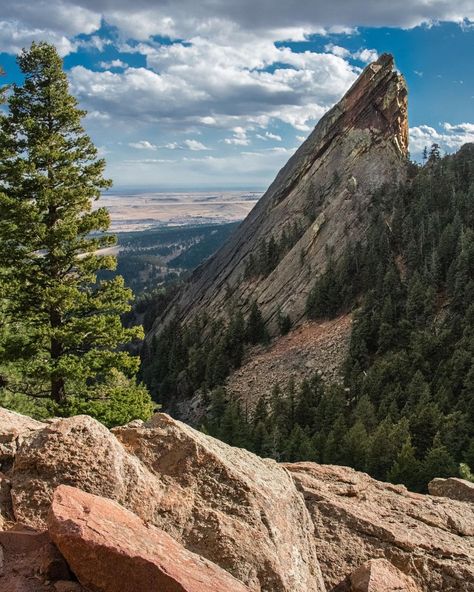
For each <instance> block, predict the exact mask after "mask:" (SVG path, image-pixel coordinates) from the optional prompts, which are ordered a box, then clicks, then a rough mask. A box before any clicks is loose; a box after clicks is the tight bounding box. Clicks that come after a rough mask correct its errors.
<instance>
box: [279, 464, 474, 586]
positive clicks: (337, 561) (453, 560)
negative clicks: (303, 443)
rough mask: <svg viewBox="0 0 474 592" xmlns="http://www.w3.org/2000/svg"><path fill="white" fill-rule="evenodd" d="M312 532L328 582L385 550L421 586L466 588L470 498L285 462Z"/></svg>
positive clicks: (471, 537) (472, 547) (473, 531)
mask: <svg viewBox="0 0 474 592" xmlns="http://www.w3.org/2000/svg"><path fill="white" fill-rule="evenodd" d="M285 466H286V468H287V469H288V470H289V471H290V472H291V474H292V475H293V478H294V480H295V482H296V484H297V486H298V488H299V490H300V491H301V492H302V493H303V495H304V497H305V501H306V505H307V507H308V509H309V510H310V513H311V516H312V518H313V522H314V525H315V532H316V544H317V550H318V557H319V560H320V564H321V569H322V572H323V577H324V579H325V582H326V585H327V588H328V590H332V589H334V590H338V588H334V587H335V586H336V585H337V584H338V582H340V581H341V580H342V577H343V576H344V574H349V573H351V572H353V571H354V570H355V569H357V568H358V567H359V566H360V565H361V564H362V563H364V562H366V561H368V560H370V559H374V558H385V559H387V560H388V561H390V563H392V564H393V565H395V566H396V567H397V568H398V569H399V570H400V571H402V572H403V573H405V574H406V575H408V576H410V577H411V578H412V579H413V580H414V581H415V582H416V584H417V585H418V586H419V588H420V589H421V590H423V591H424V592H461V591H462V592H472V591H474V506H473V505H472V504H469V503H463V502H459V501H454V500H450V499H447V498H441V497H439V498H438V497H431V496H428V495H421V494H416V493H411V492H409V491H407V489H406V488H405V487H403V486H401V485H391V484H390V483H382V482H380V481H376V480H375V479H372V478H371V477H369V476H368V475H366V474H365V473H360V472H357V471H355V470H354V469H350V468H348V467H339V466H332V465H317V464H315V463H296V464H286V465H285Z"/></svg>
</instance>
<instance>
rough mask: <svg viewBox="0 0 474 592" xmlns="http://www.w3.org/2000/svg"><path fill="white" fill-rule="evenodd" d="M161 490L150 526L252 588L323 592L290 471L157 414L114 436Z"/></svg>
mask: <svg viewBox="0 0 474 592" xmlns="http://www.w3.org/2000/svg"><path fill="white" fill-rule="evenodd" d="M113 432H114V434H115V435H116V436H117V438H118V439H119V440H120V441H121V442H122V443H123V445H124V446H125V448H126V449H127V450H128V451H129V452H130V453H131V454H133V455H134V456H136V457H138V458H139V459H140V460H141V461H142V462H143V464H144V465H145V466H146V467H147V468H148V470H149V471H150V472H152V473H154V474H156V475H157V476H159V477H160V480H161V481H162V482H163V483H164V484H166V492H165V494H164V495H163V497H162V500H161V510H160V514H159V515H158V516H157V517H156V519H155V524H157V525H158V526H160V527H161V528H163V529H164V530H166V531H167V532H169V533H170V534H171V535H172V536H173V537H174V538H176V539H177V540H179V541H181V542H182V543H183V544H184V545H185V546H186V548H187V549H190V550H191V551H193V552H194V553H198V554H200V555H202V556H203V557H206V558H207V559H209V560H211V561H214V562H216V563H218V564H219V565H220V566H221V567H223V568H224V569H226V570H227V571H229V572H230V573H232V574H233V575H234V576H235V577H236V578H238V579H239V580H241V581H243V582H245V583H246V584H248V586H249V587H250V588H251V589H252V590H262V591H268V592H270V591H272V592H278V591H288V592H290V591H291V592H307V591H308V590H312V591H314V592H317V591H319V590H324V585H323V583H322V578H321V573H320V569H319V564H318V560H317V556H316V553H315V544H314V535H313V526H312V524H311V520H310V518H309V515H308V513H307V510H306V508H305V506H304V503H303V499H302V497H301V495H300V494H299V493H298V492H297V490H296V488H295V486H294V483H293V481H292V479H291V477H290V475H289V474H288V472H287V471H286V470H284V469H282V468H281V467H280V466H278V465H277V463H275V462H274V461H271V460H268V459H260V458H258V457H256V456H255V455H253V454H251V453H249V452H247V451H245V450H242V449H239V448H232V447H230V446H228V445H226V444H224V443H223V442H220V441H219V440H216V439H214V438H210V437H208V436H205V435H203V434H201V433H200V432H197V431H196V430H194V429H192V428H190V427H189V426H187V425H185V424H183V423H181V422H179V421H175V420H173V419H171V418H170V417H169V416H167V415H165V414H156V415H155V416H154V417H153V418H152V419H151V420H150V421H149V422H147V423H145V424H144V425H143V426H142V427H127V426H124V427H122V428H116V429H114V430H113Z"/></svg>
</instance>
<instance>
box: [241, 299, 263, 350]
mask: <svg viewBox="0 0 474 592" xmlns="http://www.w3.org/2000/svg"><path fill="white" fill-rule="evenodd" d="M245 334H246V338H247V341H248V342H249V343H253V344H255V343H261V342H263V341H265V340H266V337H267V332H266V329H265V322H264V320H263V317H262V313H261V312H260V309H259V308H258V304H257V303H256V302H255V300H254V301H253V302H252V305H251V307H250V314H249V317H248V319H247V327H246V331H245Z"/></svg>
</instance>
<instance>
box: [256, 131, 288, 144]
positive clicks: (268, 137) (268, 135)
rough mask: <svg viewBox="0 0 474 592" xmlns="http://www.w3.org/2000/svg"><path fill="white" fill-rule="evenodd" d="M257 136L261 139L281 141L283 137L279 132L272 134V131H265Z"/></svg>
mask: <svg viewBox="0 0 474 592" xmlns="http://www.w3.org/2000/svg"><path fill="white" fill-rule="evenodd" d="M257 138H260V140H275V141H276V142H281V140H282V138H281V136H279V135H278V134H272V133H271V132H265V134H264V135H262V134H257Z"/></svg>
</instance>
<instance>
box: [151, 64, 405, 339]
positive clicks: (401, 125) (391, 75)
mask: <svg viewBox="0 0 474 592" xmlns="http://www.w3.org/2000/svg"><path fill="white" fill-rule="evenodd" d="M407 151H408V120H407V88H406V84H405V80H404V78H403V76H402V75H401V74H399V73H398V72H397V71H396V70H395V68H394V63H393V58H392V56H390V55H388V54H384V55H382V56H380V58H379V59H378V60H377V61H376V62H374V63H372V64H369V65H368V66H367V67H366V68H365V69H364V71H363V72H362V73H361V75H360V76H359V78H358V79H357V80H356V81H355V82H354V84H353V85H352V87H351V88H350V89H349V90H348V91H347V93H346V94H345V96H344V97H343V98H342V99H341V100H340V101H339V103H337V104H336V105H335V106H334V107H333V108H332V109H330V110H329V111H328V112H327V113H326V114H325V115H324V116H323V117H322V118H321V119H320V120H319V122H318V123H317V125H316V127H315V128H314V130H313V132H312V133H311V134H310V135H309V137H308V138H307V139H306V141H305V142H304V143H303V144H302V145H301V146H300V147H299V148H298V150H297V151H296V152H295V154H294V155H293V156H292V157H291V158H290V159H289V161H288V162H287V163H286V165H285V166H284V167H283V168H282V169H281V170H280V172H279V173H278V174H277V176H276V178H275V180H274V181H273V183H272V184H271V185H270V187H269V188H268V190H267V191H266V192H265V194H264V195H263V197H262V198H261V199H260V200H259V201H258V203H257V205H256V206H255V207H254V208H253V210H252V211H251V212H250V214H249V215H248V216H247V218H246V219H245V220H244V221H243V222H242V224H241V225H240V226H239V227H238V228H237V229H236V230H235V232H234V233H233V234H232V236H231V237H230V238H229V240H228V241H227V242H226V243H225V245H224V246H223V247H222V248H221V249H219V251H217V253H216V254H215V255H213V256H212V257H210V258H209V259H208V260H207V261H206V262H205V263H203V264H202V265H201V266H200V267H198V268H197V269H196V270H195V272H194V273H193V274H192V277H191V279H190V281H189V282H188V283H187V284H186V285H185V286H184V289H183V290H181V291H180V293H179V294H178V295H177V297H176V298H175V299H174V300H173V302H172V303H171V304H170V306H169V307H168V309H167V310H166V312H165V313H164V314H163V315H162V316H161V317H160V318H158V319H157V320H156V322H155V325H154V327H153V329H152V330H151V331H150V333H149V335H148V336H147V340H148V341H151V339H152V336H153V335H154V334H159V333H160V332H161V330H162V328H163V327H164V326H165V325H166V324H167V323H168V322H169V321H171V320H172V319H173V318H175V317H177V318H178V319H179V320H181V321H183V322H184V323H187V322H189V321H190V320H191V319H192V318H193V316H194V315H196V313H202V312H205V313H206V314H207V315H208V316H209V317H210V318H211V319H214V318H216V317H219V316H221V317H223V316H225V314H226V311H227V309H228V305H229V304H230V303H236V302H238V303H239V308H240V309H241V310H242V311H243V312H244V314H246V313H247V312H248V311H249V309H250V306H251V303H252V301H253V300H255V301H256V302H257V303H258V306H259V308H260V310H261V312H262V315H263V318H264V320H265V322H266V324H267V328H268V330H269V332H270V333H271V334H272V335H277V334H278V315H279V312H281V313H283V314H289V315H290V317H291V320H292V321H293V323H298V322H299V321H300V320H301V319H302V318H303V317H304V315H305V307H306V299H307V296H308V293H309V291H310V290H311V288H312V286H313V283H314V280H315V278H316V277H317V276H318V275H320V274H321V273H323V272H324V271H325V269H326V266H327V264H328V260H329V257H328V252H331V257H332V259H333V261H334V262H337V260H338V259H339V258H340V257H341V255H342V253H343V252H344V249H345V248H346V246H348V245H349V244H355V243H356V242H357V241H362V242H363V241H364V240H365V239H366V232H367V226H368V224H369V217H368V216H367V209H368V208H369V207H370V204H371V202H372V198H373V195H374V192H375V191H376V190H377V189H378V188H380V187H381V186H382V185H384V184H386V183H388V184H392V183H393V184H397V183H398V182H400V181H402V180H403V179H404V178H405V174H406V156H407ZM309 210H312V213H313V216H311V217H310V216H308V215H307V212H308V211H309ZM294 222H298V223H299V224H300V227H301V228H302V230H303V234H302V236H301V238H300V239H299V240H298V241H297V243H296V244H294V245H293V246H292V248H291V249H290V250H289V251H288V252H287V253H286V254H285V256H284V257H283V258H282V259H281V261H280V262H279V263H278V265H277V266H276V268H275V269H274V270H273V271H272V272H271V273H270V274H269V275H268V276H267V277H263V276H260V277H256V278H249V279H246V278H245V277H244V275H245V268H246V265H247V263H248V261H249V258H250V255H251V254H254V256H256V254H258V249H259V243H260V241H261V240H267V241H268V240H269V238H270V237H271V236H272V235H273V237H274V238H275V240H280V238H281V236H282V233H283V230H284V229H285V230H286V231H287V232H288V230H289V229H290V227H291V225H292V224H293V223H294Z"/></svg>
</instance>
